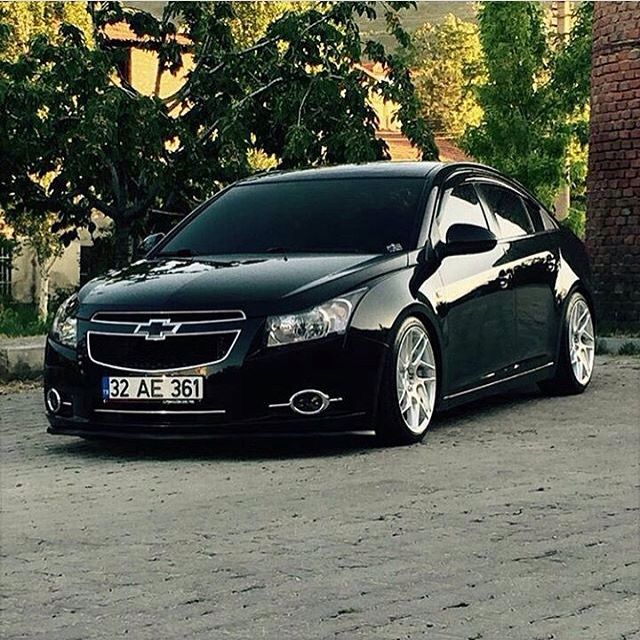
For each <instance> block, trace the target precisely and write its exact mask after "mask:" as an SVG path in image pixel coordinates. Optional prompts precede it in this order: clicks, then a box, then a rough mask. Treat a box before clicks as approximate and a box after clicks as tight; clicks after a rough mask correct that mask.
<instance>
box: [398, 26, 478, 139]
mask: <svg viewBox="0 0 640 640" xmlns="http://www.w3.org/2000/svg"><path fill="white" fill-rule="evenodd" d="M407 58H408V63H409V66H410V67H411V69H412V73H413V79H414V82H415V85H416V93H417V95H418V100H419V101H420V109H421V113H422V116H423V117H424V119H425V121H426V122H427V124H428V125H429V126H430V127H431V129H432V130H434V131H437V132H438V133H442V134H444V135H447V136H450V137H452V138H454V139H458V138H460V137H461V136H462V134H463V133H464V132H465V131H466V129H467V128H468V127H469V126H472V125H475V126H477V125H478V124H479V123H480V119H481V117H482V109H481V108H480V106H479V105H478V102H477V100H476V96H475V94H474V92H473V87H474V86H476V85H478V84H480V83H481V82H482V79H483V76H484V67H483V62H482V48H481V46H480V38H479V36H478V28H477V26H476V25H475V24H473V23H471V22H463V21H462V20H460V19H458V18H456V17H455V16H453V15H451V14H449V15H447V16H446V17H445V18H444V21H443V22H442V23H441V24H438V25H431V24H424V25H422V26H421V27H420V28H419V29H418V30H417V31H416V32H415V33H414V34H413V37H412V39H411V46H410V47H409V48H408V50H407Z"/></svg>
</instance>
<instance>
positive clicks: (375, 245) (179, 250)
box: [158, 178, 424, 256]
mask: <svg viewBox="0 0 640 640" xmlns="http://www.w3.org/2000/svg"><path fill="white" fill-rule="evenodd" d="M423 185H424V180H423V179H420V178H359V179H328V180H326V179H325V180H300V181H291V182H272V183H267V182H265V183H256V184H244V185H237V186H235V187H232V188H231V189H229V190H228V191H226V192H224V193H222V194H221V195H220V196H219V197H218V198H216V199H215V200H214V201H213V202H212V203H211V204H210V205H209V206H208V207H207V208H206V209H204V210H203V211H202V212H201V213H200V214H198V215H197V216H196V217H195V218H194V219H193V220H192V221H191V222H190V223H189V224H187V225H186V226H185V227H183V228H182V229H181V230H180V231H178V232H177V233H176V235H175V236H174V237H172V238H171V239H170V240H169V242H168V243H167V244H166V245H165V246H164V247H163V248H162V250H161V251H160V252H159V253H158V255H160V256H162V255H168V254H173V255H193V256H196V255H215V254H229V253H267V252H273V253H277V252H283V253H288V252H309V253H313V252H322V253H324V252H329V253H385V252H390V251H400V250H403V249H404V250H407V249H410V248H412V247H413V246H414V245H415V237H416V236H417V228H416V227H417V226H418V224H419V220H418V217H419V211H418V205H419V201H420V195H421V191H422V187H423Z"/></svg>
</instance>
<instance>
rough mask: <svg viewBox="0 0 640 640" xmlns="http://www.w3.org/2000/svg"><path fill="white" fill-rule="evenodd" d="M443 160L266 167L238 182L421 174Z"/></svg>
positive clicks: (253, 182)
mask: <svg viewBox="0 0 640 640" xmlns="http://www.w3.org/2000/svg"><path fill="white" fill-rule="evenodd" d="M442 166H443V163H442V162H389V161H381V162H368V163H365V164H343V165H338V166H335V167H320V168H317V169H301V170H297V171H295V170H294V171H268V172H265V173H260V174H256V175H254V176H251V177H249V178H245V179H244V180H242V181H240V182H239V183H237V184H256V183H272V182H293V181H299V180H329V179H334V180H335V179H344V178H382V177H385V178H424V177H426V176H427V175H428V174H429V173H431V172H432V171H433V170H434V169H436V168H439V167H442Z"/></svg>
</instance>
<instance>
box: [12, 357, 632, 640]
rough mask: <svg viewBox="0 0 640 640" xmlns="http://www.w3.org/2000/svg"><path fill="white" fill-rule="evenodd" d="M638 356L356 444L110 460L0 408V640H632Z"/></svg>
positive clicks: (317, 442)
mask: <svg viewBox="0 0 640 640" xmlns="http://www.w3.org/2000/svg"><path fill="white" fill-rule="evenodd" d="M639 383H640V360H638V359H629V360H627V361H624V360H612V359H609V360H607V359H602V358H601V359H600V360H599V367H598V369H597V375H596V377H595V380H594V382H593V384H592V386H591V387H590V389H589V390H588V392H587V393H586V394H585V395H584V396H582V397H573V398H564V399H560V398H553V399H548V398H543V397H541V396H540V395H539V394H538V393H537V392H536V391H535V390H530V391H527V392H523V393H519V394H517V395H510V396H509V397H503V398H498V399H494V400H491V401H490V402H484V403H482V404H479V405H476V406H475V407H472V408H467V409H462V410H457V411H455V412H452V413H449V414H447V415H444V416H441V417H440V418H439V419H438V421H437V423H436V424H434V425H433V427H432V431H431V432H430V434H429V436H428V437H427V439H426V441H425V443H424V444H422V445H418V446H414V447H411V448H398V449H387V450H383V449H377V448H375V447H373V446H371V443H370V439H369V438H367V437H364V436H342V437H331V438H322V439H318V438H303V439H296V440H291V439H280V440H277V439H276V440H274V439H271V440H262V441H255V440H248V439H244V440H236V441H225V442H218V443H215V444H213V445H207V446H206V447H203V446H202V445H201V444H198V445H194V446H179V447H176V446H172V445H166V444H165V445H164V446H160V445H144V446H135V445H134V446H131V445H129V446H124V447H123V446H117V447H114V446H111V447H105V446H104V445H100V444H96V443H88V442H84V441H81V440H77V439H73V438H68V439H67V438H62V437H53V436H48V435H46V434H45V433H44V427H45V422H44V419H43V417H42V411H41V406H40V396H39V393H38V392H37V391H26V392H22V393H12V394H8V395H4V396H0V407H1V409H0V413H1V418H2V425H1V447H2V448H1V451H2V453H1V455H2V458H1V462H2V476H1V481H2V509H3V515H2V566H1V570H2V574H3V575H2V590H3V593H4V598H3V603H2V608H3V611H2V614H1V616H2V618H1V622H2V627H1V629H0V631H1V633H0V635H1V636H2V637H3V638H29V639H34V640H39V639H44V638H46V639H47V640H49V639H55V640H66V639H69V640H71V639H78V640H85V639H88V638H100V639H105V640H106V639H109V640H112V639H114V638H124V637H127V638H133V639H135V640H139V639H142V640H146V639H147V638H148V639H153V640H168V639H174V638H175V639H180V640H182V639H183V638H189V639H205V638H206V639H216V640H217V639H218V638H234V639H235V638H251V639H255V638H269V639H274V640H280V639H289V638H291V639H302V640H307V639H309V640H311V639H316V638H322V639H325V638H339V639H344V640H352V639H367V640H370V639H373V640H376V639H384V640H390V639H393V638H428V639H429V640H444V639H453V638H463V639H471V638H474V639H476V640H477V639H480V638H483V639H491V640H514V639H520V638H527V639H537V640H550V639H565V638H566V639H569V640H588V639H590V638H594V639H598V640H607V639H620V640H622V639H623V638H626V639H627V640H631V639H632V638H634V639H638V638H640V620H639V617H638V616H639V614H638V609H637V605H638V594H639V593H640V586H639V582H640V580H639V577H640V548H639V539H638V525H639V520H640V505H639V500H640V499H639V496H640V493H639V491H638V489H639V481H640V477H639V474H640V471H639V467H640V464H639V453H640V443H639V429H638V427H639V418H640V384H639Z"/></svg>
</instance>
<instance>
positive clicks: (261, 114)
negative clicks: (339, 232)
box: [0, 2, 436, 264]
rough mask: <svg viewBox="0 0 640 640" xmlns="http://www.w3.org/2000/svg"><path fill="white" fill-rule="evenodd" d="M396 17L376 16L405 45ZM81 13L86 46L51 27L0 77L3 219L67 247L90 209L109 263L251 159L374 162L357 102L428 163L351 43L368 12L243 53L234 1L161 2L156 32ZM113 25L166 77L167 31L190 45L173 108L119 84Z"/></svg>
mask: <svg viewBox="0 0 640 640" xmlns="http://www.w3.org/2000/svg"><path fill="white" fill-rule="evenodd" d="M240 4H242V3H240ZM403 4H404V3H394V5H393V6H391V5H384V6H385V9H384V11H385V12H386V15H387V23H388V26H389V30H390V32H392V33H393V34H394V36H395V37H396V38H398V40H399V41H401V42H402V43H403V44H406V43H407V40H408V36H407V34H406V33H405V32H404V31H403V30H402V28H401V26H400V23H399V20H398V17H397V9H398V7H399V6H403ZM90 9H91V11H92V17H93V23H94V40H95V43H96V46H95V47H94V48H92V47H89V46H88V44H87V40H86V38H85V37H84V35H83V33H82V31H81V30H80V29H78V28H77V27H74V26H72V25H69V24H62V25H61V26H60V29H59V32H58V34H59V35H58V41H57V42H51V41H50V40H49V39H47V38H46V37H44V36H40V37H38V38H36V39H35V40H32V41H31V43H30V46H29V50H28V52H27V54H25V55H22V56H20V57H18V59H17V60H16V61H15V62H12V63H8V62H4V63H0V110H1V111H2V113H3V114H4V116H3V118H2V119H1V120H0V156H1V157H2V158H3V162H2V164H1V165H0V206H2V207H3V208H4V209H5V211H6V212H7V215H9V216H14V215H18V214H19V212H21V211H23V210H25V209H27V210H32V211H36V212H42V214H43V215H44V214H45V212H54V213H55V215H56V218H57V220H56V224H55V227H54V230H55V231H62V232H63V234H64V237H65V238H66V239H67V240H68V239H71V238H73V237H75V235H76V233H77V229H78V228H81V227H86V228H88V229H89V230H90V231H91V230H92V229H93V223H92V222H91V213H92V211H94V210H97V211H100V212H102V213H104V214H105V215H107V216H108V217H109V218H111V219H112V220H113V223H114V230H115V234H116V238H115V240H116V242H115V244H116V248H117V251H118V255H117V256H116V263H118V264H122V263H124V262H125V261H126V260H127V259H128V257H129V255H130V251H131V243H132V239H134V238H136V237H139V236H140V234H141V233H142V232H143V229H144V226H145V220H146V217H147V214H148V211H149V210H150V209H151V208H161V209H167V210H172V211H184V212H186V211H188V210H189V209H191V208H192V207H193V206H194V204H195V203H197V202H199V201H201V200H202V199H203V198H205V197H206V196H208V195H210V194H211V193H213V192H215V191H216V190H217V189H219V188H220V187H221V186H223V185H225V184H228V183H229V182H232V181H234V180H236V179H238V178H240V177H243V176H245V175H247V174H249V173H250V172H251V163H250V158H251V155H252V154H253V153H255V152H256V151H257V152H260V153H263V154H265V155H266V156H273V157H275V158H276V160H277V166H278V167H280V168H294V167H303V166H310V165H318V164H325V163H338V162H357V161H367V160H376V159H381V158H386V157H388V150H387V147H386V144H385V143H384V142H383V141H381V140H378V139H377V138H376V136H375V131H376V115H375V112H374V111H373V109H372V108H371V106H370V105H369V103H368V100H367V98H368V95H369V92H374V93H378V94H380V95H382V96H384V97H385V99H388V100H393V101H394V102H396V103H397V104H399V117H400V120H401V122H402V123H403V130H404V132H405V134H406V135H407V136H408V137H409V139H410V140H411V141H412V142H413V143H414V144H416V145H417V146H418V147H419V148H421V149H422V150H423V153H424V156H425V158H431V157H434V156H435V154H436V150H435V146H434V143H433V138H432V136H431V133H430V131H429V129H428V128H427V126H426V125H425V123H424V121H423V120H422V119H421V118H420V116H419V113H418V103H417V100H416V97H415V94H414V91H413V85H412V83H411V80H410V77H409V73H408V70H407V69H406V67H405V66H404V64H403V63H402V60H401V59H400V57H399V56H397V55H395V54H388V53H386V52H385V50H384V48H383V47H382V46H381V45H379V44H378V43H376V42H373V41H367V42H364V43H363V42H362V41H361V34H360V29H359V27H358V23H357V18H358V17H360V16H363V15H366V16H369V17H371V18H373V17H374V16H375V11H376V9H375V3H367V2H340V3H322V4H319V5H316V4H313V5H311V6H310V7H309V8H305V9H304V10H301V11H295V12H291V11H288V12H286V13H284V14H283V15H281V16H280V17H279V18H277V19H276V20H274V21H272V22H271V23H270V24H269V25H268V27H267V29H266V31H265V33H264V35H263V36H261V37H259V38H258V39H257V40H256V41H255V42H254V43H253V44H249V45H247V46H244V45H243V43H241V42H239V41H238V39H237V38H236V36H235V35H234V31H233V21H234V20H236V19H237V16H238V14H237V13H236V12H237V10H238V4H237V3H227V2H214V3H180V2H175V3H173V2H170V3H168V4H167V5H166V6H165V9H164V13H163V15H162V17H161V18H159V19H157V18H155V17H154V16H152V15H151V14H149V13H147V12H144V11H135V10H127V9H124V8H123V7H122V6H121V5H120V4H119V3H117V2H109V3H92V4H91V5H90ZM121 21H126V22H127V23H128V24H129V25H130V27H131V28H132V29H133V31H134V32H135V33H136V34H138V35H140V36H144V37H145V39H146V40H145V46H146V47H147V48H153V49H154V50H156V51H157V52H158V56H159V60H160V64H161V66H162V69H163V70H167V71H169V72H175V71H177V70H178V69H180V67H181V64H182V57H181V53H182V46H183V45H181V44H180V43H179V42H178V40H177V39H176V34H177V33H178V30H179V28H180V29H181V31H182V34H183V35H184V36H186V38H188V40H189V41H190V42H191V43H192V45H190V49H191V51H192V52H193V55H194V60H195V67H194V68H193V69H192V70H191V71H190V73H189V74H188V78H187V82H186V83H185V84H184V85H183V86H182V87H181V88H180V89H179V90H178V91H177V92H176V93H175V94H174V95H172V96H168V97H166V98H163V99H161V98H160V97H158V96H145V95H141V94H139V93H138V92H137V91H136V90H135V89H134V88H133V87H131V86H129V85H128V84H127V83H126V80H125V79H124V78H122V77H119V76H118V69H119V65H118V62H119V61H120V58H119V56H121V52H119V51H117V50H114V49H113V48H112V47H110V46H109V43H108V41H107V40H106V38H105V37H104V34H103V28H104V27H105V25H107V24H110V23H117V22H121ZM363 57H367V58H369V59H371V60H373V61H376V62H380V63H382V64H383V65H384V66H385V67H386V68H387V69H388V80H386V81H378V80H375V79H373V78H371V77H369V76H368V75H367V74H365V73H363V72H362V71H361V70H360V69H359V68H358V67H357V66H356V63H357V62H358V61H360V60H361V59H362V58H363ZM48 175H52V176H53V177H52V179H51V180H50V182H47V183H46V185H45V184H43V181H42V178H43V177H44V176H48Z"/></svg>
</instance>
